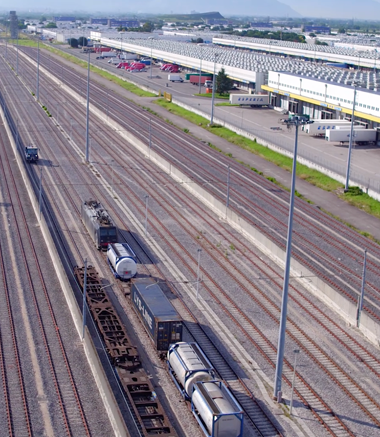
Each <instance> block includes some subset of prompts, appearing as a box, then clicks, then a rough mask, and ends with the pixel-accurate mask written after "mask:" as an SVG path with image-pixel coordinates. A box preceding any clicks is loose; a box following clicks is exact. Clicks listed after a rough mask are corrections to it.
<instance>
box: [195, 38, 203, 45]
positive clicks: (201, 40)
mask: <svg viewBox="0 0 380 437" xmlns="http://www.w3.org/2000/svg"><path fill="white" fill-rule="evenodd" d="M195 42H196V43H197V44H203V39H202V38H197V39H196V40H195Z"/></svg>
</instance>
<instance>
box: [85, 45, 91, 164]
mask: <svg viewBox="0 0 380 437" xmlns="http://www.w3.org/2000/svg"><path fill="white" fill-rule="evenodd" d="M89 119H90V52H88V64H87V108H86V153H85V159H86V162H88V159H89V154H90V150H89V148H90V147H89V141H88V138H89Z"/></svg>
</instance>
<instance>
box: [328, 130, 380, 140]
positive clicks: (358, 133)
mask: <svg viewBox="0 0 380 437" xmlns="http://www.w3.org/2000/svg"><path fill="white" fill-rule="evenodd" d="M350 133H351V130H350V129H349V128H348V129H338V130H328V131H326V141H330V142H332V141H333V142H341V143H344V142H349V141H350ZM353 133H354V137H353V141H354V142H355V143H373V142H375V141H376V134H377V131H376V130H375V129H356V128H355V129H354V132H353Z"/></svg>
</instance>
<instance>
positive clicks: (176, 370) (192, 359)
mask: <svg viewBox="0 0 380 437" xmlns="http://www.w3.org/2000/svg"><path fill="white" fill-rule="evenodd" d="M167 359H168V365H169V370H170V374H171V376H172V377H173V380H174V382H175V383H176V385H177V387H178V388H179V389H180V391H181V392H182V394H183V396H184V397H186V398H188V399H190V398H191V394H192V393H193V385H194V384H195V383H196V382H198V381H211V380H213V379H215V371H214V369H213V367H212V366H211V364H210V362H209V360H208V359H207V358H206V356H205V355H204V353H203V352H202V350H201V349H200V347H199V346H198V344H197V343H186V342H180V343H175V344H174V345H172V346H171V347H170V348H169V350H168V356H167Z"/></svg>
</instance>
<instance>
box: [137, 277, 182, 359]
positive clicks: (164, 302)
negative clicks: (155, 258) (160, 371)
mask: <svg viewBox="0 0 380 437" xmlns="http://www.w3.org/2000/svg"><path fill="white" fill-rule="evenodd" d="M131 298H132V303H133V306H134V308H135V310H136V312H137V314H138V315H139V317H140V319H141V321H142V322H143V324H144V326H145V329H146V331H147V332H148V334H149V336H150V338H151V339H152V341H153V343H154V345H155V347H156V349H157V350H158V351H167V350H168V349H169V346H170V345H171V344H173V343H177V342H178V341H182V319H181V317H180V316H179V314H178V313H177V311H176V310H175V308H174V307H173V305H172V304H171V303H170V302H169V300H168V298H167V297H166V296H165V294H164V292H163V291H162V290H161V288H160V286H159V285H158V284H157V282H156V281H155V280H154V279H152V278H141V279H135V280H133V282H132V287H131Z"/></svg>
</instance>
